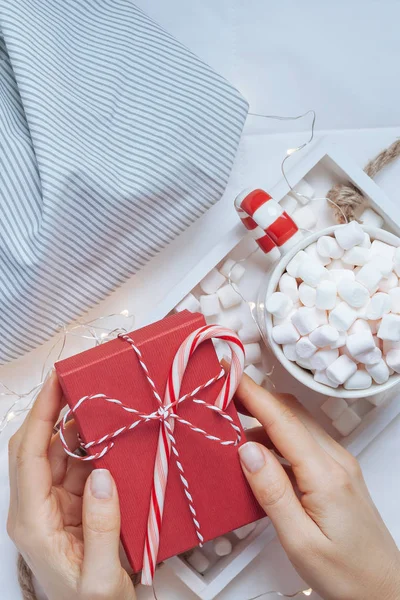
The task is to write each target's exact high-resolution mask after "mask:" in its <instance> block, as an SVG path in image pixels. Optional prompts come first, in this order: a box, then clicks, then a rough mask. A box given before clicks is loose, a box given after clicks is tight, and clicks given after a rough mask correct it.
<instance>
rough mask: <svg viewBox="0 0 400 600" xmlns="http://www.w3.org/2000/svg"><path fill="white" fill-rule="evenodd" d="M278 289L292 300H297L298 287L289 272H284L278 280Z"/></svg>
mask: <svg viewBox="0 0 400 600" xmlns="http://www.w3.org/2000/svg"><path fill="white" fill-rule="evenodd" d="M279 291H280V292H282V294H286V296H288V297H289V298H290V299H291V300H292V302H297V301H298V299H299V289H298V287H297V281H296V279H295V278H294V277H292V276H291V275H289V273H284V274H283V275H282V277H281V278H280V280H279Z"/></svg>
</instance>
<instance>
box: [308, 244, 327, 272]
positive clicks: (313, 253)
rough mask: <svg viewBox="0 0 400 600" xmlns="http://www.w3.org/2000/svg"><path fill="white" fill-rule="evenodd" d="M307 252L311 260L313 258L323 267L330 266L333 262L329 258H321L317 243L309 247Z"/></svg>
mask: <svg viewBox="0 0 400 600" xmlns="http://www.w3.org/2000/svg"><path fill="white" fill-rule="evenodd" d="M305 252H306V254H308V256H309V257H310V258H313V259H314V260H316V261H317V262H319V263H321V265H322V266H323V267H326V265H329V263H330V262H331V259H330V258H329V256H321V254H320V253H319V252H318V247H317V242H314V244H310V245H309V246H307V248H306V249H305Z"/></svg>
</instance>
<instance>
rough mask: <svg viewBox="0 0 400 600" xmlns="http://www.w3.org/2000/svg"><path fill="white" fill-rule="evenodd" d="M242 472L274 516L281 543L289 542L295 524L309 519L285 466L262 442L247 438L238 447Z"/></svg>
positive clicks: (274, 523)
mask: <svg viewBox="0 0 400 600" xmlns="http://www.w3.org/2000/svg"><path fill="white" fill-rule="evenodd" d="M239 456H240V461H241V464H242V469H243V472H244V474H245V476H246V478H247V481H248V482H249V484H250V487H251V489H252V490H253V493H254V495H255V497H256V498H257V500H258V502H259V504H260V505H261V507H262V508H263V509H264V510H265V512H266V513H267V515H268V516H269V518H270V519H271V521H272V523H273V525H274V527H275V529H276V531H277V534H278V536H279V538H280V540H281V542H282V545H283V546H285V545H289V544H290V541H291V540H293V536H294V524H296V528H297V527H304V526H306V525H307V523H306V521H308V520H309V517H308V515H307V514H306V512H305V511H304V509H303V507H302V505H301V504H300V501H299V499H298V498H297V496H296V494H295V491H294V489H293V486H292V484H291V482H290V479H289V477H288V476H287V474H286V472H285V469H284V468H283V467H282V465H281V464H280V463H279V461H278V459H277V458H276V456H274V454H273V453H272V452H270V451H269V450H268V449H267V448H265V447H264V446H262V445H261V444H256V443H255V442H247V443H246V444H243V446H241V447H240V448H239Z"/></svg>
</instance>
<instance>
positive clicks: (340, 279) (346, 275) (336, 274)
mask: <svg viewBox="0 0 400 600" xmlns="http://www.w3.org/2000/svg"><path fill="white" fill-rule="evenodd" d="M329 278H330V280H331V281H333V282H335V283H336V285H337V286H339V284H340V283H346V284H348V283H354V281H355V278H356V276H355V275H354V272H353V271H349V270H347V269H332V270H331V271H329Z"/></svg>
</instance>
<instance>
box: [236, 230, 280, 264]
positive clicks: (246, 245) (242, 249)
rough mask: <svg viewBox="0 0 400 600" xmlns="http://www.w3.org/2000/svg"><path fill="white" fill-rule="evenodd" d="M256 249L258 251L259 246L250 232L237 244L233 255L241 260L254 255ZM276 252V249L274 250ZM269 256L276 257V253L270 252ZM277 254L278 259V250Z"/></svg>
mask: <svg viewBox="0 0 400 600" xmlns="http://www.w3.org/2000/svg"><path fill="white" fill-rule="evenodd" d="M258 249H259V245H258V244H257V242H256V240H255V239H254V238H253V237H252V232H251V231H250V232H249V233H248V234H247V235H245V236H244V238H243V239H242V241H241V242H239V244H238V245H237V246H236V248H235V254H236V255H237V256H240V257H241V258H248V257H249V256H250V254H254V252H255V251H256V250H258ZM276 250H278V249H277V248H276ZM269 254H271V255H273V256H274V255H275V256H276V253H275V252H273V251H272V250H271V251H270V252H269ZM277 254H278V258H279V255H280V252H279V250H278V252H277ZM267 258H268V257H267Z"/></svg>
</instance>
